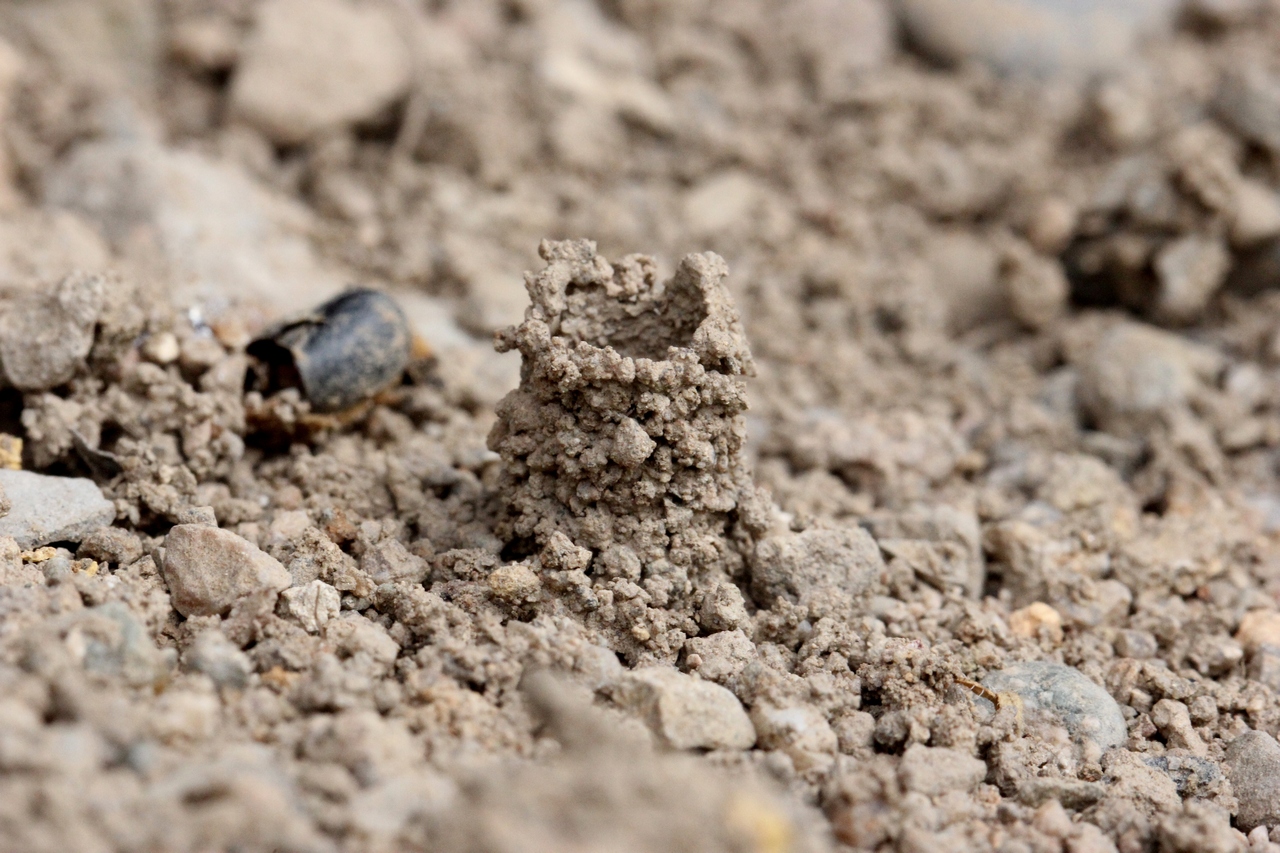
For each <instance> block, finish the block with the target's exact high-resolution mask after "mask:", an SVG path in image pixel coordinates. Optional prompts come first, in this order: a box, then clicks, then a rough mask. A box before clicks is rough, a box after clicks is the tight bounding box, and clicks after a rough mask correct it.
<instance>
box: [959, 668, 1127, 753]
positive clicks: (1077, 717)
mask: <svg viewBox="0 0 1280 853" xmlns="http://www.w3.org/2000/svg"><path fill="white" fill-rule="evenodd" d="M982 684H983V686H984V687H987V688H989V689H991V690H994V691H995V692H997V693H1014V694H1017V695H1018V696H1019V697H1021V698H1022V702H1023V707H1024V708H1025V709H1026V710H1028V711H1045V712H1048V713H1050V714H1053V715H1054V716H1056V717H1058V718H1059V719H1061V720H1062V724H1063V725H1064V726H1066V728H1067V731H1068V732H1070V733H1071V735H1072V737H1074V738H1077V739H1082V740H1091V741H1093V742H1094V743H1096V744H1097V745H1098V746H1099V747H1101V748H1102V749H1104V750H1106V749H1111V748H1112V747H1116V746H1121V745H1122V744H1124V742H1125V740H1126V739H1127V738H1128V736H1129V732H1128V728H1127V727H1126V726H1125V722H1124V715H1123V714H1121V713H1120V706H1119V705H1117V704H1116V700H1115V699H1112V698H1111V694H1110V693H1108V692H1107V691H1106V690H1105V689H1103V688H1102V687H1100V686H1099V685H1097V684H1094V683H1093V682H1092V681H1090V680H1089V679H1088V678H1086V677H1085V675H1084V673H1082V672H1080V670H1078V669H1076V668H1074V667H1070V666H1064V665H1063V664H1060V663H1051V662H1048V661H1024V662H1022V663H1015V664H1010V665H1009V666H1007V667H1005V668H1004V669H1001V670H996V671H995V672H992V673H990V674H989V675H988V676H987V677H986V678H984V679H983V680H982Z"/></svg>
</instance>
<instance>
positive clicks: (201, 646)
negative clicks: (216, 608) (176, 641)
mask: <svg viewBox="0 0 1280 853" xmlns="http://www.w3.org/2000/svg"><path fill="white" fill-rule="evenodd" d="M185 662H186V665H187V666H188V667H189V668H191V669H193V670H195V671H196V672H203V673H204V674H205V675H207V676H209V677H210V678H212V679H213V682H214V683H215V684H217V685H218V686H219V687H235V688H241V687H244V686H245V685H246V684H248V682H249V675H250V674H251V673H252V672H253V662H252V661H250V660H249V656H248V655H246V654H245V653H244V652H242V651H240V650H239V649H238V648H236V647H235V644H234V643H232V642H231V641H230V640H228V639H227V638H226V635H224V634H223V633H222V632H221V631H218V630H216V629H215V630H208V631H204V632H202V633H201V634H200V635H199V636H197V637H196V639H195V642H194V643H192V644H191V647H190V648H189V649H188V650H187V656H186V661H185Z"/></svg>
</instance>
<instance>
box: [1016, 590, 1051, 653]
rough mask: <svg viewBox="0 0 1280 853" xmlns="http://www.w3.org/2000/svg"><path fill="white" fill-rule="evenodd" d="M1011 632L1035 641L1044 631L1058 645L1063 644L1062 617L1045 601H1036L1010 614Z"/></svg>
mask: <svg viewBox="0 0 1280 853" xmlns="http://www.w3.org/2000/svg"><path fill="white" fill-rule="evenodd" d="M1009 630H1010V631H1012V632H1013V633H1014V634H1015V635H1017V636H1019V637H1031V638H1033V639H1034V638H1036V637H1039V636H1041V631H1044V632H1045V634H1046V635H1047V636H1048V637H1049V639H1050V640H1051V641H1052V642H1053V643H1054V644H1055V645H1056V644H1058V643H1061V642H1062V617H1061V616H1060V615H1058V611H1056V610H1054V609H1053V608H1052V607H1050V606H1049V605H1047V604H1045V603H1044V602H1043V601H1036V602H1033V603H1031V604H1028V605H1027V606H1026V607H1023V608H1022V609H1021V610H1015V611H1013V612H1012V613H1010V614H1009Z"/></svg>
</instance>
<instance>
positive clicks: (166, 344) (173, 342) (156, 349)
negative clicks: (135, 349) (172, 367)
mask: <svg viewBox="0 0 1280 853" xmlns="http://www.w3.org/2000/svg"><path fill="white" fill-rule="evenodd" d="M142 354H143V355H144V356H146V357H147V359H148V360H149V361H153V362H155V363H156V364H173V363H174V362H175V361H177V360H178V356H179V355H181V354H182V348H181V346H180V345H179V344H178V338H177V337H176V336H175V335H174V334H173V332H160V333H159V334H157V335H152V336H151V337H149V338H147V340H146V342H145V343H143V345H142Z"/></svg>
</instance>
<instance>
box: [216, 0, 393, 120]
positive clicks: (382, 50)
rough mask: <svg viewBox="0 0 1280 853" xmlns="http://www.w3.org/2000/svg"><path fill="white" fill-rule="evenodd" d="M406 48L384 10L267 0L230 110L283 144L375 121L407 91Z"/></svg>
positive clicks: (336, 1) (325, 1)
mask: <svg viewBox="0 0 1280 853" xmlns="http://www.w3.org/2000/svg"><path fill="white" fill-rule="evenodd" d="M411 74H412V60H411V58H410V54H409V46H408V42H407V41H406V39H405V38H404V37H403V36H402V35H401V32H400V29H399V28H398V26H397V21H396V19H395V18H394V17H393V15H392V13H391V12H390V11H389V10H388V8H387V7H385V6H382V5H379V4H375V3H368V4H355V3H350V2H347V0H270V2H268V3H265V4H264V5H263V6H262V7H261V8H260V10H259V12H258V20H257V25H256V27H255V29H254V31H253V33H252V35H251V36H250V37H249V39H248V41H247V43H246V44H245V45H244V48H243V56H242V58H241V61H240V64H239V66H238V67H237V70H236V76H235V79H234V80H233V81H232V85H231V109H232V112H233V113H235V114H236V115H238V116H239V117H241V118H243V119H245V120H246V121H247V122H249V123H250V124H252V125H254V126H255V127H257V128H258V129H260V130H261V131H262V132H263V133H265V134H267V136H269V137H270V138H271V139H272V140H274V141H275V142H278V143H281V144H296V143H299V142H303V141H304V140H306V139H308V138H310V137H312V136H314V135H315V134H317V133H320V132H322V131H325V130H329V129H333V128H336V127H340V126H342V125H344V124H347V123H350V122H356V121H361V120H364V119H369V118H372V117H374V116H375V115H376V114H377V113H378V112H379V111H381V110H382V109H384V108H386V107H387V106H388V105H390V104H391V103H392V102H393V101H395V100H396V99H397V98H399V97H402V96H403V95H404V94H405V93H406V92H407V91H408V88H409V82H410V77H411Z"/></svg>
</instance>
